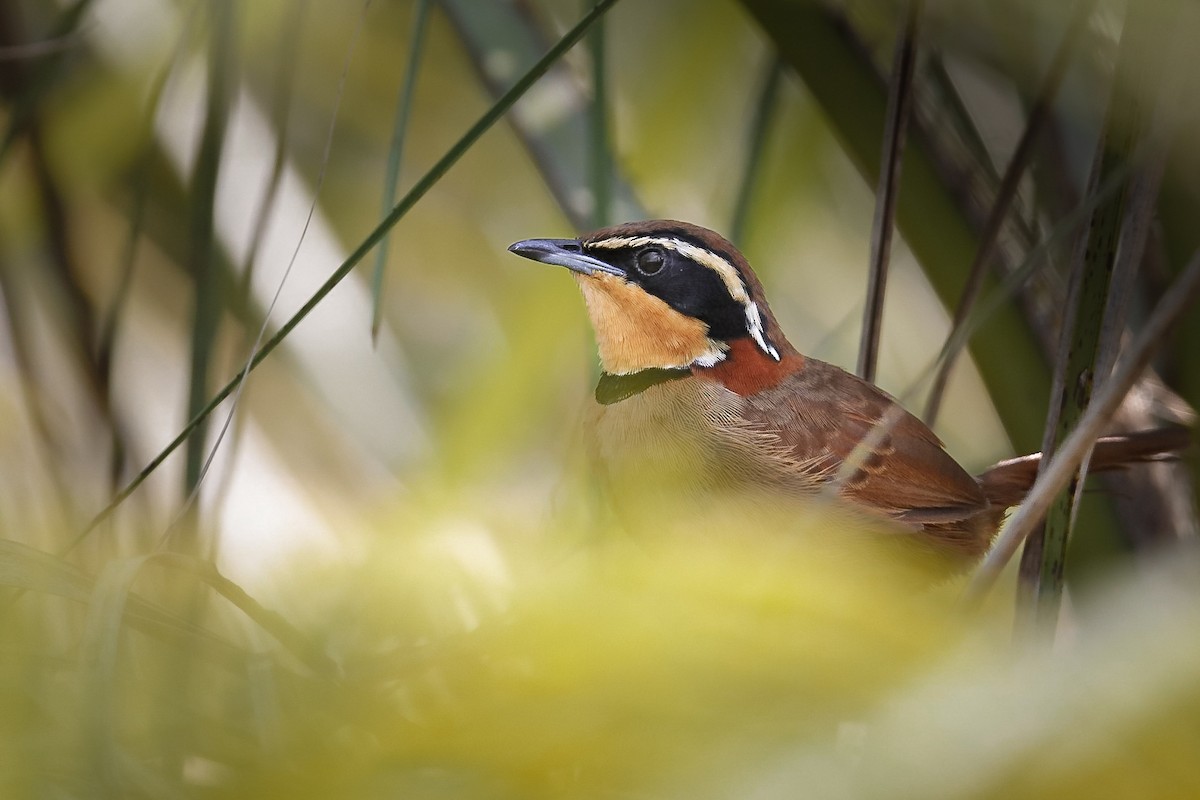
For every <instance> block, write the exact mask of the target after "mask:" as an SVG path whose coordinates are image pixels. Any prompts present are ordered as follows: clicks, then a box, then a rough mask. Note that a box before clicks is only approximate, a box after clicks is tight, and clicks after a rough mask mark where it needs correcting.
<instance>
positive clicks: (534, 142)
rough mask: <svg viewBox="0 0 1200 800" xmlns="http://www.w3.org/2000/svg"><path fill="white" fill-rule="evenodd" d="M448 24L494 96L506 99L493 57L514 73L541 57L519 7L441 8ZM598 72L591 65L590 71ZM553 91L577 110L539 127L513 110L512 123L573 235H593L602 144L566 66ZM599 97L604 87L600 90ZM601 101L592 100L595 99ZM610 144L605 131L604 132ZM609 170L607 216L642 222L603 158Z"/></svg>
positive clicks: (460, 3) (461, 2)
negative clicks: (509, 63)
mask: <svg viewBox="0 0 1200 800" xmlns="http://www.w3.org/2000/svg"><path fill="white" fill-rule="evenodd" d="M442 8H444V9H445V11H446V13H447V15H448V16H449V18H450V21H451V22H452V23H453V24H454V26H455V28H456V29H457V31H458V35H459V38H460V39H461V40H462V42H463V45H464V46H465V47H466V49H467V53H468V54H469V55H470V57H471V61H472V63H473V64H474V65H475V69H476V72H477V74H478V75H479V80H480V82H481V83H483V84H484V85H485V86H487V87H488V90H489V91H490V92H491V93H492V95H493V96H495V97H499V96H500V95H501V93H502V92H503V91H504V84H503V78H502V77H501V76H499V75H498V74H497V72H496V70H494V69H490V68H489V64H491V63H494V60H492V61H490V60H489V59H490V57H491V56H493V55H494V54H496V53H504V56H505V58H506V59H509V58H511V59H513V60H515V62H516V69H517V70H521V69H525V68H527V66H528V65H532V64H534V62H535V61H536V60H537V59H538V57H539V56H540V54H541V53H544V52H545V50H546V45H547V43H546V41H545V37H544V36H543V34H542V32H541V31H540V30H539V29H538V27H537V26H536V25H535V23H534V20H533V19H531V16H530V14H529V11H528V7H527V5H526V4H524V3H496V2H494V0H442ZM595 68H596V64H595V62H594V61H593V69H595ZM548 79H549V80H553V81H555V82H556V83H557V84H558V88H559V89H560V90H563V91H566V92H569V93H570V94H571V95H572V96H573V99H574V100H575V102H570V103H567V104H566V105H567V106H568V110H566V111H564V113H562V114H560V115H557V116H556V118H555V119H554V120H551V121H548V122H547V121H544V120H539V121H538V122H537V123H536V124H535V122H534V121H533V120H532V119H530V118H529V117H528V116H527V115H525V114H523V113H522V110H521V106H517V108H516V109H515V110H514V113H513V115H512V116H511V117H509V122H510V124H511V125H512V126H513V129H514V130H515V131H516V133H517V136H518V137H520V140H521V143H522V144H524V145H525V147H526V149H528V151H529V153H530V156H531V157H532V158H533V161H534V163H536V164H537V166H538V169H539V170H540V171H541V174H542V181H543V183H545V184H546V186H547V187H548V188H549V189H550V192H551V194H553V196H554V198H555V200H557V202H558V204H559V207H560V208H562V210H563V213H564V214H565V215H566V217H567V219H568V220H570V222H571V225H572V227H573V228H575V230H577V231H581V232H582V231H586V230H589V229H591V227H592V223H593V221H594V216H593V215H594V213H595V211H596V209H597V208H598V207H599V201H600V200H602V198H597V197H596V195H595V188H596V184H595V181H594V179H593V174H594V172H593V171H594V170H596V169H597V168H598V167H597V166H596V165H595V159H596V158H597V156H596V155H595V154H594V152H593V148H595V147H597V146H599V144H598V142H599V141H600V140H599V139H598V138H596V137H595V134H594V132H593V125H595V124H598V123H597V122H596V120H595V118H594V116H593V114H591V113H590V111H589V109H590V108H591V107H592V104H591V103H589V102H588V101H587V99H586V98H585V97H584V96H583V92H582V90H581V89H580V88H579V86H578V85H577V83H576V82H575V79H574V76H573V75H572V74H571V72H570V71H569V70H568V69H566V67H564V66H561V65H559V66H557V67H555V68H553V69H552V70H551V72H550V75H549V77H548ZM599 88H600V89H601V90H603V87H599ZM600 96H601V95H596V97H597V98H599V97H600ZM605 138H607V131H606V132H605ZM604 158H605V159H606V160H607V161H608V162H609V164H610V167H609V172H608V174H609V176H610V177H609V181H610V182H609V184H608V186H609V187H610V189H611V196H610V199H609V202H608V206H609V214H610V215H611V216H614V217H619V218H622V219H625V218H627V219H642V218H645V217H646V212H645V210H644V209H643V208H642V206H641V203H639V202H638V200H637V198H636V196H635V195H634V193H633V190H632V189H631V188H630V186H629V184H628V182H627V181H625V180H623V179H622V178H621V177H620V176H619V175H617V174H616V173H615V172H613V167H612V166H611V165H612V156H611V154H609V155H606V156H604Z"/></svg>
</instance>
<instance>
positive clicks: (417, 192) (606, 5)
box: [64, 0, 617, 552]
mask: <svg viewBox="0 0 1200 800" xmlns="http://www.w3.org/2000/svg"><path fill="white" fill-rule="evenodd" d="M616 2H617V0H599V2H597V3H596V5H595V6H594V7H593V8H592V10H591V11H590V12H589V13H588V14H586V15H585V16H584V17H583V18H582V19H581V20H580V21H579V22H578V23H576V24H575V26H574V27H573V28H571V30H569V31H568V32H567V33H566V34H564V36H563V37H562V38H561V39H560V40H559V41H558V42H557V43H556V44H555V45H554V46H553V47H552V48H551V49H550V50H549V51H548V52H547V53H546V54H545V55H544V56H543V57H542V58H541V59H540V60H539V61H538V62H537V63H536V64H534V65H533V66H532V67H531V68H530V69H529V70H528V71H527V72H526V73H525V74H524V75H522V76H521V78H520V79H519V80H518V81H517V82H516V83H515V84H513V86H512V88H510V89H509V90H508V91H507V92H506V93H505V94H504V96H503V97H501V98H500V99H499V100H497V101H496V102H495V103H494V104H493V105H492V106H491V107H490V108H489V109H488V110H487V111H485V112H484V113H483V115H482V116H481V117H480V118H479V120H477V121H476V122H475V124H474V125H472V126H471V128H470V129H469V130H468V131H467V132H466V133H465V134H463V136H462V138H460V139H459V140H458V141H457V142H455V144H454V145H453V146H452V147H451V148H450V149H449V150H448V151H447V152H446V154H445V155H443V156H442V157H441V158H440V159H438V161H437V163H435V164H434V165H433V166H432V167H430V169H429V171H428V172H426V173H425V174H424V175H423V176H422V177H421V178H420V180H418V181H417V182H416V184H414V185H413V188H412V189H410V190H409V191H408V193H407V194H406V195H405V196H404V197H403V198H401V200H400V202H399V203H398V204H397V205H396V207H395V208H393V209H392V210H391V212H389V213H388V215H387V216H386V217H384V218H383V220H382V221H380V223H379V224H378V225H377V226H376V227H375V229H374V230H373V231H371V233H369V234H368V235H367V237H366V238H365V239H363V240H362V242H360V243H359V245H358V247H357V248H355V249H354V252H352V253H351V254H350V255H349V256H348V257H347V258H346V260H345V261H343V262H342V264H341V266H339V267H338V268H337V269H336V270H334V271H333V274H331V275H330V276H329V278H327V279H326V281H325V283H323V284H321V286H320V288H318V289H317V291H316V292H314V293H313V295H312V296H311V297H310V298H309V299H308V300H307V301H306V302H305V303H304V305H303V306H301V307H300V309H299V310H298V311H297V312H296V313H295V314H293V315H292V317H291V318H290V319H288V321H287V322H285V323H284V324H283V325H282V326H281V327H280V328H279V330H278V331H276V332H275V334H274V335H273V336H271V337H270V338H268V339H267V340H266V341H265V342H263V344H262V346H261V347H259V348H258V350H257V351H255V353H254V355H253V357H251V359H250V360H249V361H248V362H247V364H246V368H245V369H244V370H242V371H241V372H239V373H238V374H237V375H236V376H235V377H234V378H233V379H232V380H230V381H229V383H227V384H226V385H225V386H224V387H223V388H222V389H221V390H220V391H219V392H217V394H216V395H215V396H213V398H212V399H211V400H210V401H209V402H208V404H207V405H206V406H205V407H204V408H202V409H201V410H200V411H199V412H198V413H197V414H196V416H195V417H193V418H192V419H191V421H190V422H188V424H187V425H185V426H184V428H183V430H182V431H180V432H179V434H178V435H176V437H175V438H174V439H172V440H171V442H169V443H168V444H167V446H166V447H164V448H163V449H162V451H161V452H159V454H158V455H156V456H155V457H154V458H153V459H151V461H150V463H148V464H147V465H146V466H145V467H143V468H142V470H141V471H140V472H139V473H138V474H137V475H136V476H135V477H134V478H133V479H132V480H130V481H129V483H127V484H126V485H125V487H124V488H123V489H121V491H120V492H118V493H117V495H116V496H115V497H114V498H113V499H112V501H111V502H110V503H109V504H108V505H107V506H105V507H104V508H103V509H101V510H100V512H99V513H98V514H97V515H96V516H95V517H94V518H93V519H92V521H91V523H89V524H88V526H87V527H86V528H85V529H84V530H82V531H81V532H80V533H79V534H78V535H77V536H76V537H75V538H74V539H73V540H72V541H71V542H70V543H69V545H68V546H67V547H66V548H65V551H64V552H70V551H71V550H74V549H75V547H77V546H78V545H79V543H80V542H82V541H83V540H84V539H86V538H87V537H88V535H89V534H91V532H92V531H94V530H95V529H96V527H97V526H98V525H100V523H102V522H103V521H104V520H106V519H107V518H108V517H109V516H110V515H111V514H112V513H113V512H114V511H115V510H116V509H117V508H118V507H119V506H120V505H121V503H123V502H124V501H125V499H126V498H128V497H129V495H131V494H133V492H134V491H135V490H136V489H137V488H138V487H139V486H141V484H142V483H143V482H144V481H145V480H146V478H148V477H149V476H150V475H151V474H152V473H153V472H154V470H156V469H158V467H159V465H160V464H162V462H163V461H165V460H166V459H167V457H168V456H170V455H171V453H173V452H175V450H176V449H178V447H179V446H180V445H181V444H182V443H183V442H184V441H186V439H187V438H188V436H190V435H191V434H192V432H193V431H195V430H196V428H197V427H199V426H200V425H201V424H202V423H203V422H204V420H206V419H207V418H208V416H209V415H210V414H211V413H212V412H213V411H214V410H215V409H216V408H217V406H219V405H220V404H221V403H222V402H224V401H225V399H226V398H227V397H229V396H230V395H231V394H233V392H234V390H235V389H237V387H238V385H239V384H240V383H241V382H242V381H243V380H244V379H245V377H246V376H247V375H249V374H250V372H251V371H252V370H254V369H255V368H256V367H257V366H258V365H259V364H261V363H262V361H263V359H265V358H266V357H267V356H268V355H270V354H271V352H272V351H273V350H274V349H275V348H276V347H278V346H279V344H280V343H281V342H282V341H283V340H284V339H286V338H287V337H288V334H290V333H291V332H292V330H293V329H294V328H295V327H296V326H297V325H299V324H300V323H301V322H302V321H303V320H304V318H305V317H307V316H308V315H309V314H310V313H311V312H312V310H313V309H314V308H316V307H317V305H318V304H319V303H320V302H321V301H322V300H323V299H324V298H325V296H326V295H327V294H329V293H330V292H331V291H333V289H334V287H336V286H337V285H338V284H339V283H341V282H342V280H344V279H345V277H346V276H347V275H349V274H350V272H351V271H352V270H353V269H354V267H355V266H357V265H358V263H359V262H360V261H362V259H363V257H364V256H366V254H367V253H369V252H370V251H371V249H372V248H373V247H375V246H376V245H377V244H378V243H379V241H380V240H381V239H382V238H383V236H384V234H386V233H387V232H388V231H389V230H391V229H392V227H393V226H394V225H395V224H396V223H397V222H399V221H400V220H401V219H403V218H404V216H405V215H406V214H407V213H408V212H409V211H410V210H411V209H412V207H413V206H414V205H416V203H417V201H419V200H420V199H421V198H422V197H424V196H425V193H426V192H428V191H429V190H430V189H431V188H432V187H433V186H434V184H436V183H437V182H438V181H439V180H441V178H442V176H443V175H445V174H446V172H447V171H448V170H449V169H450V168H451V167H452V166H454V164H455V163H457V161H458V160H459V159H460V158H462V156H463V154H464V153H466V152H467V150H469V149H470V148H471V147H472V145H474V144H475V142H476V141H477V140H478V139H479V137H480V136H482V135H483V134H484V133H486V132H487V131H488V129H490V128H491V127H492V126H493V125H494V124H496V122H497V121H498V120H499V119H500V118H501V117H502V116H504V114H506V113H507V112H508V111H509V109H511V108H512V106H513V104H514V103H516V101H517V100H518V99H520V97H521V96H522V95H524V94H525V92H527V91H528V90H529V87H530V86H532V85H533V84H534V83H535V82H536V81H537V80H538V78H540V77H541V76H542V75H544V74H545V73H546V71H547V70H548V69H549V68H550V66H551V65H552V64H554V62H555V61H557V60H558V59H559V58H560V57H561V56H562V54H563V53H565V52H566V51H567V50H569V49H570V48H571V47H572V46H573V45H575V43H576V42H578V41H579V40H580V39H581V38H582V37H583V34H584V33H586V32H587V30H588V28H590V27H591V25H592V24H593V23H594V22H595V21H596V20H597V19H599V18H600V16H601V15H603V14H604V13H605V12H607V11H608V10H609V9H610V8H611V7H612V6H613V5H615V4H616Z"/></svg>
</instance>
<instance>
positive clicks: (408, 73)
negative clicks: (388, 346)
mask: <svg viewBox="0 0 1200 800" xmlns="http://www.w3.org/2000/svg"><path fill="white" fill-rule="evenodd" d="M430 5H432V0H417V5H416V8H415V9H414V10H413V23H412V34H411V35H410V36H409V39H408V64H407V65H405V67H404V84H403V85H402V86H401V87H400V97H399V98H398V99H397V101H396V118H395V122H394V123H393V125H392V144H391V147H390V148H389V149H388V162H387V174H386V176H385V177H384V184H383V199H382V201H381V208H380V211H379V214H380V216H383V215H385V214H387V212H388V211H390V210H391V208H392V206H394V205H395V204H396V187H397V185H398V184H399V182H400V164H401V163H402V162H403V160H404V138H405V135H406V134H407V133H408V122H409V118H410V117H411V116H412V100H413V94H414V93H415V88H416V85H417V69H418V67H420V65H421V53H422V51H423V50H424V45H425V34H426V32H427V30H428V27H429V26H428V23H429V6H430ZM390 238H391V237H390V236H384V237H383V239H382V240H381V241H380V242H379V249H378V250H376V251H375V272H374V274H373V275H372V276H371V296H372V304H371V341H372V342H378V341H379V326H380V325H381V324H382V323H383V277H384V273H385V272H386V269H387V256H388V242H389V240H390Z"/></svg>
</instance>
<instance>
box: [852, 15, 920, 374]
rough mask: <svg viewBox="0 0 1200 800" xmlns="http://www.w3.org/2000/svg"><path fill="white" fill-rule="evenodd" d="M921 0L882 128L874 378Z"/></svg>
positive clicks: (870, 335)
mask: <svg viewBox="0 0 1200 800" xmlns="http://www.w3.org/2000/svg"><path fill="white" fill-rule="evenodd" d="M920 15H921V0H909V3H908V9H907V11H906V13H905V19H904V26H903V28H902V29H901V31H900V36H899V38H898V39H897V42H896V56H895V59H894V62H893V65H892V80H891V85H890V87H889V89H888V101H887V117H886V122H885V123H884V132H883V156H882V157H881V167H882V168H881V169H880V171H879V187H878V190H877V191H876V194H875V218H874V221H873V224H872V230H871V263H870V267H869V273H868V276H867V300H866V308H865V309H864V310H863V333H862V341H861V343H860V345H859V350H858V374H859V375H861V376H862V377H863V378H864V379H866V380H868V381H874V380H875V368H876V365H877V363H878V361H879V336H880V331H881V330H882V328H883V299H884V294H885V290H886V288H887V273H888V261H889V258H890V257H891V250H892V233H893V231H894V230H895V219H896V195H897V194H898V193H899V189H900V165H901V163H902V161H903V158H904V139H905V133H906V132H907V130H908V118H909V116H910V114H911V111H912V81H913V72H914V71H915V68H916V60H917V24H918V21H919V18H920Z"/></svg>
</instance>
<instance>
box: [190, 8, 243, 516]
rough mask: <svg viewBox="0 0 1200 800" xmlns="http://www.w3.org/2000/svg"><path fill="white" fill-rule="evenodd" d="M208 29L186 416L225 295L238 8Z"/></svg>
mask: <svg viewBox="0 0 1200 800" xmlns="http://www.w3.org/2000/svg"><path fill="white" fill-rule="evenodd" d="M209 14H210V18H209V19H210V23H209V24H210V34H209V55H208V87H207V100H206V113H205V118H204V129H203V133H202V134H201V138H200V150H199V154H198V157H197V159H196V167H195V170H194V172H193V175H192V187H193V188H192V208H191V248H192V263H191V269H192V277H193V280H194V281H195V286H196V288H195V298H194V310H193V321H192V351H191V371H190V378H189V385H188V401H187V416H188V418H189V419H191V418H193V417H195V416H196V414H197V412H198V411H199V410H200V409H202V408H203V407H204V403H205V400H206V398H207V397H208V371H209V364H210V363H211V361H212V351H213V345H214V343H215V340H216V333H217V325H218V323H219V322H220V318H221V296H220V289H219V287H218V281H217V269H216V262H215V251H216V243H215V237H214V231H213V217H214V211H215V207H216V196H217V182H218V177H219V172H220V166H221V152H222V150H223V147H224V141H225V132H226V128H227V127H228V123H229V103H230V88H231V81H232V77H233V63H232V59H233V57H234V55H235V36H234V30H233V14H234V7H233V4H232V3H231V2H230V0H215V2H213V3H212V4H211V5H210V6H209ZM207 427H208V426H207V425H205V424H201V425H199V426H197V428H196V430H195V433H194V434H193V435H192V437H191V438H190V439H189V441H188V446H187V458H186V462H185V468H184V491H185V494H191V492H192V491H193V490H194V489H195V488H196V486H197V485H199V483H200V472H201V467H202V465H203V462H204V441H205V433H206V432H207Z"/></svg>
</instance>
